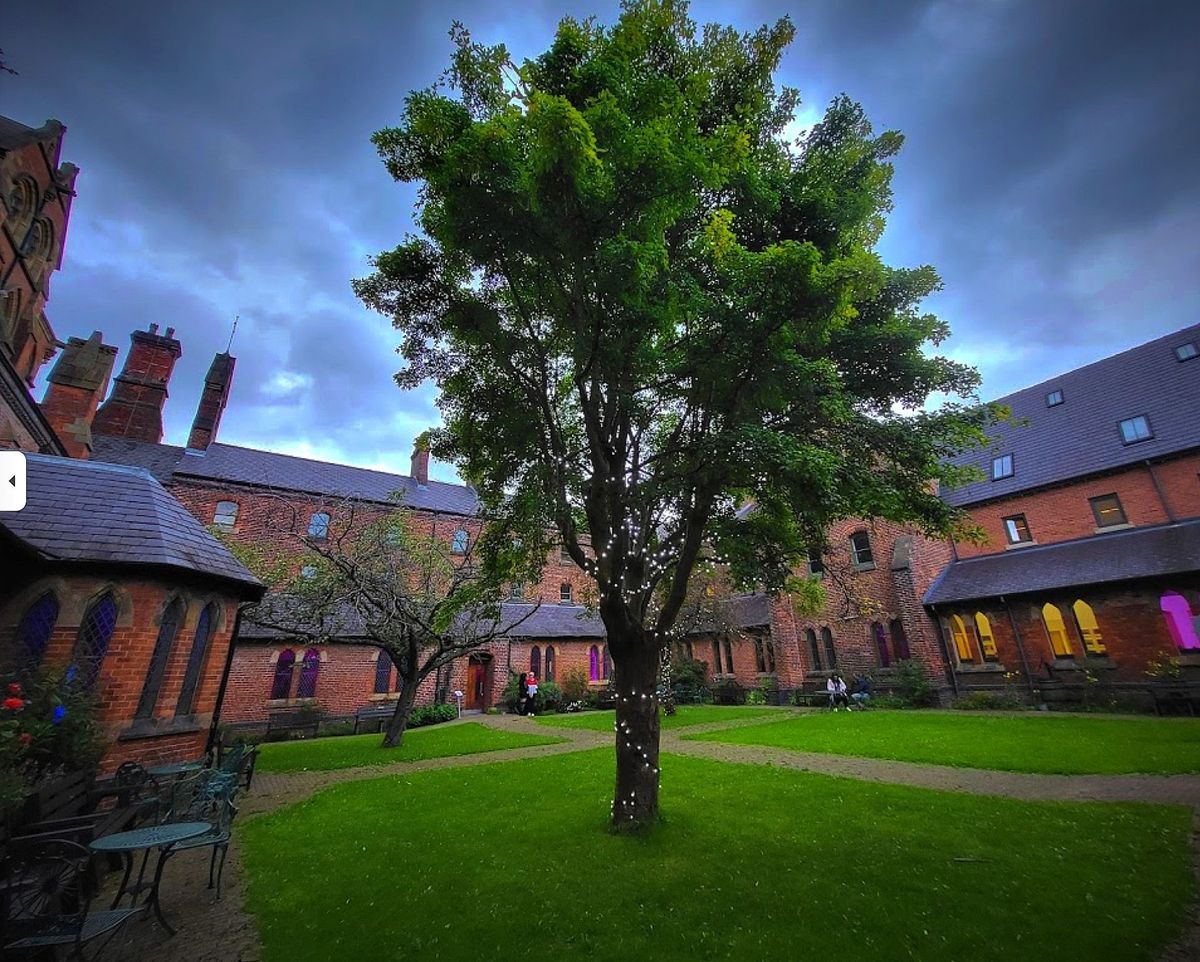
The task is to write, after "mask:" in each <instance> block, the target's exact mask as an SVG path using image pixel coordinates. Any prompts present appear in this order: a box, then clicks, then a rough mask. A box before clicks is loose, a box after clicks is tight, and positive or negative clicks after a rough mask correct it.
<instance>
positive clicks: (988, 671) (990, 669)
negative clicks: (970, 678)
mask: <svg viewBox="0 0 1200 962" xmlns="http://www.w3.org/2000/svg"><path fill="white" fill-rule="evenodd" d="M955 670H956V671H957V672H958V673H959V674H960V675H1002V674H1004V666H1003V665H1001V664H999V663H997V662H994V661H989V662H985V663H984V664H982V665H972V664H965V665H962V664H960V665H959V666H958V668H957V669H955Z"/></svg>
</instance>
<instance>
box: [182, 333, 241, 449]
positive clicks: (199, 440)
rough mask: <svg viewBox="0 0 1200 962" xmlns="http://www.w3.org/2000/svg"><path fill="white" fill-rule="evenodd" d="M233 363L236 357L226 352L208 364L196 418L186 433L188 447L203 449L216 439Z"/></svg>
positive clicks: (231, 377)
mask: <svg viewBox="0 0 1200 962" xmlns="http://www.w3.org/2000/svg"><path fill="white" fill-rule="evenodd" d="M235 364H237V358H236V357H233V356H231V355H230V354H229V353H228V352H226V353H224V354H218V355H217V356H216V357H214V358H213V362H212V364H211V365H209V368H208V373H207V374H206V375H205V376H204V393H202V394H201V395H200V404H199V406H198V407H197V408H196V418H195V420H194V421H192V433H191V434H189V435H188V443H187V446H188V447H189V448H193V449H195V450H197V451H205V450H207V449H208V446H209V445H210V444H212V443H213V442H214V441H215V440H216V439H217V429H218V428H220V426H221V414H222V412H223V411H224V410H225V402H226V401H228V400H229V388H230V386H231V385H232V384H233V367H234V365H235Z"/></svg>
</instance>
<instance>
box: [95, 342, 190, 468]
mask: <svg viewBox="0 0 1200 962" xmlns="http://www.w3.org/2000/svg"><path fill="white" fill-rule="evenodd" d="M130 340H131V341H132V342H133V343H132V346H131V347H130V349H129V356H128V357H127V358H125V366H124V367H123V368H122V369H121V373H120V374H118V375H117V376H116V378H115V379H114V380H113V390H112V394H111V396H110V397H109V399H108V400H107V401H105V402H104V404H102V405H101V406H100V410H99V411H97V412H96V420H95V421H94V422H93V423H92V430H93V431H95V432H96V433H97V434H106V435H108V436H110V437H117V438H129V439H131V440H134V441H149V442H151V443H152V444H157V443H158V442H159V441H161V440H162V435H163V428H162V409H163V405H164V404H166V402H167V382H168V381H169V380H170V379H171V372H172V371H173V370H174V369H175V362H176V361H177V360H179V356H180V355H181V354H182V353H183V348H182V347H181V346H180V344H179V342H178V341H177V340H175V328H173V327H168V328H167V333H166V334H165V335H163V334H159V333H158V325H157V324H151V325H150V329H149V330H148V331H134V332H133V334H132V335H131V338H130Z"/></svg>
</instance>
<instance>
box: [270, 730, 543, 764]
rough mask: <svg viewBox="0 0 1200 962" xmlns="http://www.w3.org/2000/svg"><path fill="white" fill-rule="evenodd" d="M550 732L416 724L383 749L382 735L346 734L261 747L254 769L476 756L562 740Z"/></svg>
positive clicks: (383, 762)
mask: <svg viewBox="0 0 1200 962" xmlns="http://www.w3.org/2000/svg"><path fill="white" fill-rule="evenodd" d="M564 740H565V739H562V738H554V737H553V736H551V735H526V734H524V733H522V732H505V731H497V730H496V729H495V728H488V727H486V726H484V725H481V724H479V722H464V723H462V724H458V725H441V726H432V727H430V728H416V729H413V730H412V731H408V732H405V733H404V741H403V742H402V743H401V744H400V746H399V747H397V748H384V747H382V746H383V735H377V734H372V735H344V736H341V737H337V738H310V739H304V740H302V741H291V742H271V743H269V744H265V745H261V746H259V756H258V766H257V767H258V771H261V772H329V771H334V770H335V769H339V768H359V767H362V766H364V765H391V764H392V763H393V762H420V761H424V760H425V759H427V758H445V757H447V756H449V755H474V754H475V753H477V752H498V751H502V750H504V749H506V748H530V747H532V746H535V745H553V744H555V743H557V742H561V741H564Z"/></svg>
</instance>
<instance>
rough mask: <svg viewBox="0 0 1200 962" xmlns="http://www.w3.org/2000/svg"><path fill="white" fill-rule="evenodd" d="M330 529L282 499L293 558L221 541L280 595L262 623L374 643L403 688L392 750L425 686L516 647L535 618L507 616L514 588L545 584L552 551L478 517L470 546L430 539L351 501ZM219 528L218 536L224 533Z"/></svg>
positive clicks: (282, 522)
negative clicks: (510, 585) (476, 657)
mask: <svg viewBox="0 0 1200 962" xmlns="http://www.w3.org/2000/svg"><path fill="white" fill-rule="evenodd" d="M325 513H326V514H327V516H328V518H329V521H328V523H327V527H325V528H324V529H322V528H317V529H313V528H312V527H311V526H308V527H306V526H304V525H301V524H300V523H299V518H298V516H297V514H296V511H295V508H294V507H293V506H292V504H291V503H290V502H288V501H286V500H283V499H281V500H280V502H279V509H278V510H277V511H274V512H271V513H270V516H269V517H268V519H267V525H268V527H269V528H271V529H272V530H273V531H274V533H275V534H277V535H279V536H281V537H282V538H283V540H284V542H285V543H290V544H291V545H292V546H293V549H294V550H291V551H286V550H285V551H282V552H279V551H272V552H267V551H264V550H263V549H262V548H261V547H255V546H253V545H248V544H246V543H244V542H241V541H237V540H236V539H234V538H232V537H231V536H229V535H227V534H224V533H222V532H220V531H219V530H217V531H216V533H218V534H220V535H221V537H222V540H223V541H225V543H226V544H227V545H229V547H230V548H231V550H233V552H234V553H235V554H236V555H237V556H238V557H239V559H240V560H241V561H242V562H243V563H244V564H246V565H247V567H249V568H250V569H251V570H252V571H254V573H255V574H256V575H258V576H259V578H261V579H262V580H263V581H264V582H265V583H266V584H268V585H269V586H270V587H271V588H272V590H271V591H270V592H269V593H268V594H267V596H266V597H265V598H264V599H263V600H262V602H260V603H259V604H257V605H255V606H253V607H251V608H249V609H247V614H246V618H247V620H248V621H251V622H253V623H255V624H258V625H261V626H263V627H267V628H271V629H274V630H278V631H280V632H283V633H284V634H286V635H287V636H289V637H293V638H302V639H305V640H307V641H309V642H311V643H314V644H332V645H364V644H367V645H374V646H375V647H377V648H378V649H379V657H380V658H388V659H390V660H391V662H392V664H394V665H395V667H396V674H397V676H398V679H399V684H398V688H399V691H398V693H397V699H396V707H395V710H394V711H393V713H392V717H391V718H390V719H389V721H388V723H387V726H386V728H385V731H384V739H383V746H384V747H385V748H392V747H395V746H396V745H399V744H400V743H401V741H402V739H403V737H404V731H405V728H406V727H407V725H408V719H409V715H410V714H411V713H412V708H413V703H414V701H415V700H416V696H417V693H418V691H419V689H420V687H421V683H422V682H423V681H424V680H425V679H426V678H428V677H429V676H430V675H432V674H435V673H436V672H439V671H441V670H442V669H444V668H447V667H448V666H450V665H451V664H453V663H454V662H455V661H457V660H458V659H460V658H465V657H467V656H468V655H470V654H471V653H472V652H474V651H478V650H480V649H483V648H486V647H487V646H488V645H490V644H491V643H492V642H494V641H496V640H498V639H500V638H503V637H506V636H507V633H508V632H509V631H512V630H514V629H516V628H517V627H518V626H519V625H520V624H521V623H522V622H523V621H524V620H525V619H526V618H528V617H529V616H530V615H531V614H532V613H533V612H534V611H535V610H536V605H535V606H531V607H529V608H526V609H524V610H522V611H521V612H520V613H518V614H513V613H512V612H511V611H510V612H505V611H504V610H503V608H502V606H501V604H500V602H499V599H500V597H501V587H502V585H504V584H507V582H509V581H521V580H525V579H527V578H530V577H536V574H537V571H538V569H539V567H540V564H539V562H538V561H537V560H533V561H531V560H530V559H537V557H538V555H537V551H538V550H541V551H542V557H544V548H545V544H544V541H543V540H541V539H538V538H536V533H535V538H534V540H533V541H532V542H531V541H529V540H528V539H527V537H515V536H514V535H513V529H512V528H511V527H510V526H508V525H507V524H505V523H503V522H499V521H487V520H486V519H483V518H479V519H475V520H474V521H473V522H471V523H470V524H469V527H467V528H464V529H463V530H465V531H467V533H468V537H467V538H466V539H461V540H460V539H458V538H455V539H454V540H453V541H447V539H446V538H445V537H438V536H437V535H436V534H435V533H434V532H433V531H432V530H430V531H428V532H421V531H419V530H417V529H418V523H414V521H413V519H412V518H411V517H409V516H408V514H407V512H403V511H397V510H395V509H391V510H389V509H381V508H380V507H379V506H378V505H372V504H367V503H363V502H358V501H354V500H345V501H341V502H339V503H337V504H336V505H332V506H326V509H325ZM214 530H216V529H214Z"/></svg>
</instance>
